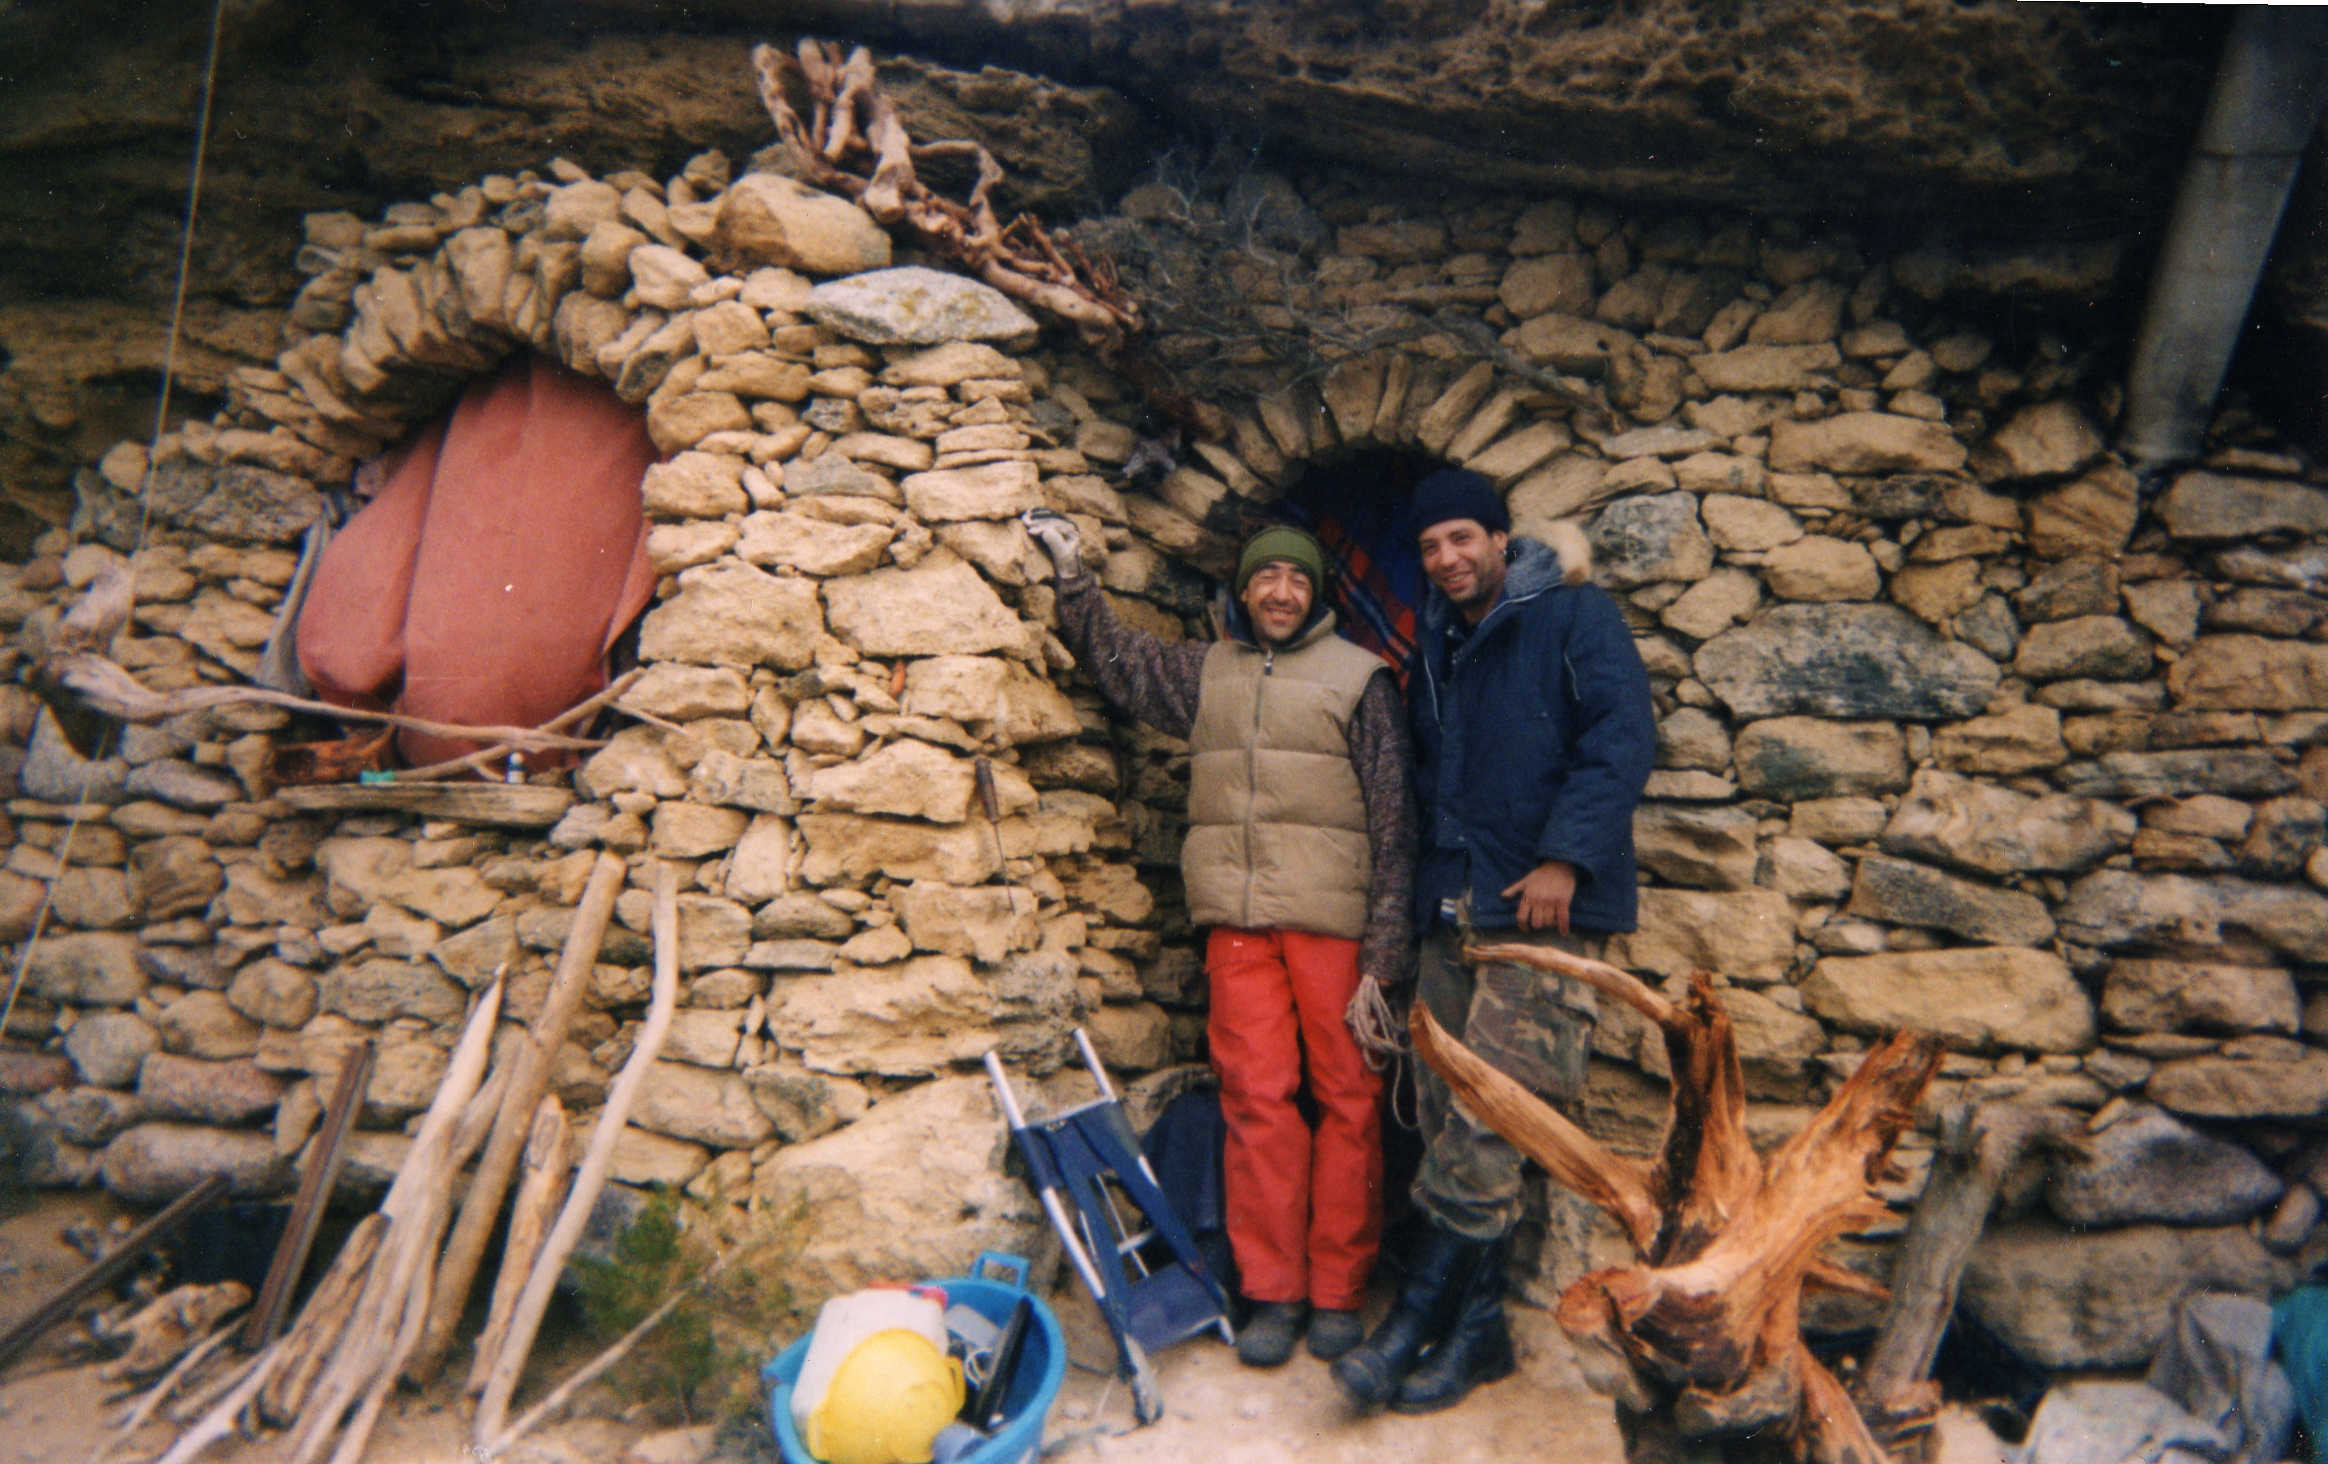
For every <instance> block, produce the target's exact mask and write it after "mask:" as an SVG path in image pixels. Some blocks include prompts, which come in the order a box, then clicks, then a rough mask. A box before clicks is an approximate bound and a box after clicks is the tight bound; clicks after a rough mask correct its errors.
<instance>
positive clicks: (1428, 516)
mask: <svg viewBox="0 0 2328 1464" xmlns="http://www.w3.org/2000/svg"><path fill="white" fill-rule="evenodd" d="M1449 519H1473V520H1476V521H1477V522H1478V523H1479V525H1480V526H1481V527H1482V528H1485V529H1488V530H1490V531H1492V532H1497V533H1505V534H1508V533H1510V532H1511V530H1512V516H1511V512H1510V511H1509V510H1508V509H1506V508H1505V507H1504V501H1503V498H1502V497H1501V495H1499V494H1498V493H1497V492H1496V491H1495V489H1494V488H1492V487H1490V486H1489V485H1488V481H1487V480H1486V479H1485V478H1482V477H1481V476H1479V474H1477V473H1474V472H1471V471H1470V470H1468V469H1465V468H1441V469H1440V470H1439V471H1438V472H1436V473H1433V474H1431V475H1430V476H1429V477H1427V478H1425V479H1423V481H1422V482H1420V483H1417V484H1416V485H1415V532H1416V533H1418V534H1419V533H1421V532H1422V531H1423V530H1425V529H1427V528H1430V527H1431V526H1432V525H1434V524H1443V523H1445V522H1447V521H1448V520H1449Z"/></svg>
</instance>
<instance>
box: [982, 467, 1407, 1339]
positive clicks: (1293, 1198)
mask: <svg viewBox="0 0 2328 1464" xmlns="http://www.w3.org/2000/svg"><path fill="white" fill-rule="evenodd" d="M1028 528H1029V530H1030V531H1031V532H1032V533H1033V534H1034V536H1035V538H1036V539H1037V540H1038V541H1039V542H1040V543H1041V544H1042V545H1043V547H1044V549H1045V550H1046V551H1048V552H1049V554H1050V555H1051V558H1052V561H1053V563H1054V564H1055V565H1056V566H1057V568H1058V571H1059V587H1058V588H1059V623H1060V629H1061V633H1062V634H1063V635H1064V637H1065V638H1066V641H1067V643H1068V645H1069V646H1070V647H1071V648H1072V649H1073V650H1074V651H1075V653H1076V655H1077V656H1078V657H1080V658H1081V661H1082V665H1083V670H1084V672H1085V674H1087V675H1089V676H1090V677H1091V679H1092V680H1093V681H1095V682H1096V683H1098V685H1099V689H1100V690H1101V692H1102V693H1104V694H1105V695H1106V696H1107V698H1108V699H1109V700H1110V701H1111V702H1113V703H1114V704H1115V705H1116V706H1117V707H1118V708H1119V709H1121V710H1122V711H1124V712H1126V713H1128V714H1130V715H1131V716H1134V717H1136V718H1138V719H1139V720H1141V721H1143V722H1146V723H1148V724H1149V725H1150V726H1153V727H1155V728H1157V729H1158V730H1160V731H1163V732H1165V733H1168V734H1170V735H1172V736H1175V737H1185V738H1187V739H1188V744H1189V753H1190V775H1189V793H1188V819H1189V830H1188V839H1187V842H1186V843H1185V844H1184V845H1183V846H1182V849H1181V856H1180V866H1181V874H1182V877H1183V879H1184V880H1185V882H1186V885H1187V890H1188V914H1189V918H1190V919H1191V920H1192V921H1194V922H1195V923H1197V924H1199V925H1203V926H1209V927H1211V934H1210V936H1209V937H1208V939H1207V942H1206V946H1205V974H1206V978H1207V981H1208V984H1209V986H1210V989H1211V1010H1210V1015H1209V1016H1208V1018H1207V1023H1206V1028H1205V1034H1206V1040H1207V1042H1208V1044H1209V1045H1210V1047H1211V1050H1212V1062H1213V1068H1214V1070H1215V1071H1216V1072H1218V1073H1219V1074H1220V1080H1221V1112H1222V1116H1223V1117H1224V1118H1225V1119H1226V1120H1227V1123H1228V1145H1227V1157H1226V1165H1225V1169H1226V1176H1225V1177H1226V1181H1227V1191H1228V1193H1227V1199H1228V1228H1229V1242H1230V1245H1231V1247H1232V1248H1233V1250H1234V1251H1235V1254H1236V1258H1237V1270H1238V1275H1239V1288H1240V1290H1242V1291H1243V1293H1244V1295H1245V1296H1246V1298H1247V1299H1248V1300H1250V1301H1252V1302H1253V1303H1255V1306H1254V1308H1253V1312H1252V1315H1251V1316H1249V1317H1248V1318H1247V1320H1246V1323H1245V1326H1244V1328H1243V1330H1242V1332H1241V1333H1240V1334H1239V1336H1238V1339H1237V1355H1238V1357H1239V1358H1241V1359H1242V1360H1243V1361H1245V1362H1246V1363H1248V1364H1250V1365H1252V1366H1256V1367H1271V1366H1275V1365H1276V1364H1278V1363H1281V1362H1283V1361H1285V1360H1286V1359H1287V1358H1288V1357H1290V1356H1291V1355H1292V1353H1293V1347H1294V1343H1295V1342H1296V1341H1298V1340H1299V1339H1300V1337H1301V1335H1302V1332H1303V1330H1304V1327H1305V1324H1306V1327H1307V1331H1308V1335H1309V1349H1310V1351H1311V1352H1312V1353H1314V1354H1315V1355H1317V1356H1319V1357H1321V1358H1326V1359H1329V1360H1330V1359H1332V1358H1335V1357H1339V1356H1341V1355H1342V1353H1344V1352H1346V1351H1348V1350H1349V1349H1350V1348H1351V1347H1353V1346H1355V1345H1356V1344H1357V1342H1358V1340H1359V1338H1360V1336H1361V1330H1360V1327H1359V1324H1358V1309H1359V1307H1360V1306H1361V1305H1362V1304H1363V1303H1364V1300H1365V1295H1366V1281H1367V1276H1368V1273H1369V1272H1370V1271H1371V1270H1372V1268H1373V1264H1374V1254H1375V1250H1376V1248H1377V1246H1378V1244H1379V1242H1380V1239H1381V1233H1382V1127H1381V1122H1380V1118H1379V1115H1378V1104H1379V1101H1380V1098H1381V1092H1382V1080H1381V1076H1380V1074H1378V1073H1377V1072H1376V1071H1375V1070H1374V1069H1373V1068H1372V1066H1371V1065H1370V1064H1369V1062H1368V1058H1367V1053H1366V1051H1365V1050H1363V1049H1362V1048H1361V1046H1360V1043H1359V1040H1358V1037H1357V1035H1356V1034H1355V1033H1354V1031H1353V1027H1354V1026H1356V1027H1358V1028H1361V1029H1364V1028H1366V1027H1367V1024H1366V1022H1365V1020H1364V1013H1365V1011H1366V1010H1367V1009H1368V1007H1369V1003H1368V1002H1366V1001H1363V1000H1361V999H1360V997H1361V988H1362V986H1364V985H1365V984H1367V983H1369V982H1370V983H1372V984H1373V986H1375V987H1376V988H1380V987H1387V986H1393V985H1399V984H1403V982H1404V980H1405V975H1406V968H1407V962H1408V940H1409V925H1410V921H1411V915H1410V912H1409V910H1408V888H1409V883H1410V880H1411V873H1412V869H1413V862H1414V814H1413V808H1412V804H1411V801H1410V793H1409V789H1408V785H1407V766H1408V762H1407V733H1406V714H1405V711H1404V709H1403V707H1402V706H1401V704H1400V701H1399V696H1398V690H1397V687H1396V685H1395V683H1394V682H1393V681H1392V679H1391V676H1390V674H1389V673H1390V668H1389V667H1388V666H1386V665H1385V664H1384V663H1383V662H1382V660H1381V659H1380V658H1379V657H1377V656H1375V655H1373V654H1371V653H1369V652H1367V651H1363V650H1360V649H1359V648H1358V647H1356V646H1354V645H1352V644H1350V643H1349V642H1348V641H1345V640H1341V639H1339V638H1338V637H1336V636H1335V634H1334V614H1333V612H1332V611H1331V610H1329V609H1327V608H1325V606H1324V605H1322V604H1321V603H1319V601H1320V599H1321V596H1320V594H1319V591H1320V589H1321V588H1322V587H1323V586H1324V584H1325V555H1324V553H1323V552H1322V551H1321V550H1320V549H1319V548H1318V544H1317V541H1316V540H1314V539H1312V538H1310V536H1309V535H1307V534H1304V533H1302V532H1301V531H1300V530H1298V529H1292V528H1282V527H1281V528H1272V529H1265V530H1263V531H1262V532H1261V533H1259V534H1256V535H1255V536H1254V537H1253V539H1252V540H1251V541H1250V542H1249V543H1247V544H1246V545H1245V548H1244V552H1243V554H1242V555H1241V556H1240V557H1239V559H1238V564H1237V576H1236V581H1235V585H1234V592H1233V594H1232V596H1231V597H1230V598H1229V599H1227V600H1226V601H1225V602H1224V604H1223V605H1222V607H1221V614H1220V620H1221V625H1222V635H1221V638H1220V639H1219V640H1217V641H1214V642H1212V643H1211V644H1209V645H1207V644H1203V643H1199V642H1175V641H1166V640H1163V639H1161V638H1159V637H1157V636H1154V635H1150V634H1147V633H1146V632H1143V631H1139V630H1135V629H1133V628H1131V627H1129V626H1126V625H1124V624H1123V623H1122V622H1121V621H1120V620H1118V619H1117V618H1116V615H1115V613H1114V611H1113V610H1112V609H1111V608H1110V607H1109V605H1108V603H1107V599H1106V597H1105V596H1104V595H1102V594H1101V593H1100V590H1099V585H1098V582H1097V581H1096V580H1094V579H1093V578H1092V577H1091V575H1089V574H1088V573H1086V572H1085V571H1084V569H1083V566H1082V563H1081V556H1080V553H1079V547H1080V545H1079V540H1078V537H1077V535H1076V531H1075V528H1074V526H1073V525H1072V524H1070V523H1069V522H1068V521H1067V520H1066V519H1065V518H1062V517H1060V516H1058V515H1056V514H1047V513H1042V512H1037V513H1035V514H1032V515H1029V518H1028ZM1372 994H1373V993H1368V995H1372ZM1374 1005H1375V1006H1376V1007H1377V1008H1378V1006H1379V1004H1378V1003H1375V1004H1374ZM1305 1070H1306V1077H1307V1080H1308V1087H1309V1094H1310V1097H1311V1099H1312V1100H1313V1101H1314V1103H1315V1104H1316V1107H1317V1110H1318V1115H1319V1116H1318V1125H1317V1129H1316V1132H1315V1133H1312V1132H1311V1130H1310V1127H1309V1125H1308V1124H1307V1123H1306V1122H1305V1121H1304V1119H1303V1117H1302V1114H1301V1111H1300V1110H1299V1109H1298V1108H1297V1107H1296V1106H1295V1095H1296V1094H1297V1093H1298V1092H1299V1091H1300V1090H1301V1088H1302V1084H1303V1079H1304V1077H1305Z"/></svg>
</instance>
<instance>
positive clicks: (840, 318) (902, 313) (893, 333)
mask: <svg viewBox="0 0 2328 1464" xmlns="http://www.w3.org/2000/svg"><path fill="white" fill-rule="evenodd" d="M884 263H886V261H884ZM863 267H864V266H860V268H863ZM808 314H809V318H810V319H812V320H814V321H816V322H817V323H818V324H820V325H824V326H828V327H830V328H831V329H833V330H836V331H839V332H840V333H841V334H842V335H844V336H847V337H849V338H850V339H852V340H860V341H866V342H869V343H871V344H874V345H881V346H901V345H907V346H934V345H937V344H939V343H940V342H942V341H1022V340H1028V339H1031V338H1032V337H1033V336H1034V334H1035V331H1036V325H1035V322H1034V320H1033V319H1032V318H1031V317H1030V316H1029V315H1028V314H1027V313H1026V312H1025V311H1024V310H1021V309H1020V308H1019V307H1018V306H1017V305H1016V304H1014V303H1012V301H1011V299H1010V297H1009V296H1007V295H1005V294H1003V293H1002V292H1001V291H1000V290H997V289H995V288H994V287H993V286H992V285H987V284H982V283H980V282H979V281H977V280H974V279H971V278H970V277H969V276H968V275H958V274H948V273H946V272H944V271H943V270H935V269H930V268H927V267H926V266H923V265H918V264H916V265H907V266H905V267H903V268H901V269H875V270H874V271H873V272H872V273H867V274H856V275H852V276H851V277H850V278H848V279H845V280H833V281H831V282H829V283H827V284H822V285H818V286H817V287H816V288H815V289H814V290H811V291H809V295H808Z"/></svg>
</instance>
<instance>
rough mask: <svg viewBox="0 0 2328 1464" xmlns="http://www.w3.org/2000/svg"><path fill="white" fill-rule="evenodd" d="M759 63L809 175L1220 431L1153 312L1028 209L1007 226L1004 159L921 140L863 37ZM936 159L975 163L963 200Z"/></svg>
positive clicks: (1182, 416) (1103, 265) (758, 58)
mask: <svg viewBox="0 0 2328 1464" xmlns="http://www.w3.org/2000/svg"><path fill="white" fill-rule="evenodd" d="M752 71H753V74H754V76H755V78H756V79H757V81H758V83H759V88H760V101H761V104H762V105H763V106H765V107H766V108H767V109H768V118H769V120H770V121H771V122H773V123H774V124H775V126H776V135H777V136H778V137H779V138H780V139H782V140H783V141H784V142H785V143H787V144H788V145H789V146H790V147H791V150H792V153H793V156H794V157H795V158H796V159H797V160H798V166H799V169H800V171H801V173H802V175H803V176H804V178H805V179H806V181H808V182H810V183H813V184H815V185H816V186H817V187H819V188H824V189H827V190H830V191H831V192H834V193H838V194H840V195H842V196H843V197H845V198H849V199H853V200H855V201H856V203H857V204H858V205H859V206H860V207H862V208H863V209H864V210H865V212H867V213H868V214H871V215H872V216H873V218H874V219H875V220H876V221H878V222H879V223H881V224H882V225H884V226H885V227H890V228H903V229H904V230H906V232H907V233H908V234H910V235H911V236H912V237H913V239H914V241H915V242H916V243H917V244H919V245H921V246H922V247H923V248H925V249H927V250H929V251H930V252H931V253H933V254H936V255H938V256H940V257H941V258H944V259H947V260H951V261H952V262H953V263H955V264H957V265H959V266H961V268H962V269H963V270H964V271H965V272H966V273H968V274H971V275H974V276H976V277H977V278H978V279H981V280H983V281H985V282H986V283H987V284H989V285H992V286H993V287H994V288H995V289H997V290H1000V291H1001V292H1002V293H1003V294H1005V295H1008V296H1010V297H1012V298H1013V299H1016V300H1023V301H1025V302H1026V303H1027V304H1030V305H1035V306H1039V307H1040V308H1041V309H1043V310H1044V311H1046V312H1048V313H1050V314H1052V315H1055V316H1057V317H1058V318H1059V319H1061V320H1064V321H1066V322H1067V323H1069V324H1070V325H1072V326H1074V327H1075V329H1076V333H1077V334H1078V335H1079V336H1081V337H1082V340H1083V343H1084V344H1085V345H1086V346H1088V347H1089V348H1091V350H1093V351H1094V352H1095V353H1097V354H1098V355H1099V356H1100V357H1101V358H1102V359H1103V360H1106V361H1108V362H1110V363H1112V364H1114V365H1115V366H1117V368H1118V369H1120V370H1122V371H1123V373H1124V374H1125V376H1126V377H1127V378H1129V379H1130V380H1131V381H1132V383H1133V385H1135V386H1137V387H1138V388H1139V389H1140V391H1141V393H1142V394H1143V395H1144V396H1145V397H1146V398H1147V399H1148V401H1149V402H1150V403H1151V404H1152V405H1153V406H1155V408H1156V409H1157V410H1158V411H1160V412H1162V413H1164V414H1165V415H1166V416H1168V417H1170V418H1172V419H1173V420H1174V421H1176V422H1179V423H1181V424H1182V425H1183V426H1184V427H1186V428H1188V429H1189V430H1190V431H1193V432H1195V433H1197V434H1199V435H1200V436H1203V437H1205V438H1207V439H1215V440H1217V439H1218V438H1219V437H1220V436H1221V435H1222V433H1223V431H1224V430H1225V425H1226V424H1225V423H1224V422H1223V420H1222V418H1221V416H1220V413H1219V412H1218V411H1217V410H1216V409H1214V408H1213V407H1211V406H1210V405H1209V404H1207V403H1204V402H1202V401H1199V400H1197V399H1196V398H1195V397H1194V396H1193V395H1191V394H1190V393H1189V392H1188V391H1187V390H1186V389H1185V388H1184V387H1182V386H1181V385H1180V384H1179V383H1177V382H1175V381H1173V380H1172V379H1171V377H1170V376H1169V374H1168V373H1167V372H1165V370H1164V369H1163V368H1162V367H1161V366H1160V365H1158V364H1157V363H1156V362H1155V361H1154V360H1153V359H1152V358H1150V357H1149V356H1148V355H1147V353H1146V351H1145V349H1144V344H1143V340H1144V336H1145V334H1146V321H1145V320H1144V318H1143V316H1142V313H1141V310H1140V306H1139V304H1138V302H1136V301H1135V300H1134V299H1133V298H1132V296H1131V295H1130V294H1129V293H1128V292H1127V291H1126V290H1125V289H1124V287H1123V283H1122V281H1121V280H1120V279H1119V278H1118V277H1117V274H1116V271H1115V269H1114V267H1113V266H1111V265H1110V264H1108V263H1107V262H1106V261H1105V260H1103V259H1095V258H1092V257H1090V256H1088V255H1086V254H1085V253H1084V252H1083V250H1082V249H1080V248H1078V247H1077V246H1076V245H1075V243H1074V242H1073V241H1072V240H1060V239H1054V238H1053V237H1052V236H1051V234H1050V233H1049V231H1047V230H1046V229H1044V228H1043V226H1042V224H1041V223H1039V222H1037V221H1036V220H1035V219H1034V218H1032V217H1031V216H1028V215H1025V214H1022V215H1020V216H1019V217H1018V218H1016V219H1014V220H1012V221H1011V223H1010V224H1009V225H1008V226H1005V225H1004V224H1003V223H1002V222H1001V220H1000V219H999V218H998V217H997V216H996V214H995V212H994V201H993V199H994V190H995V188H996V186H997V185H999V184H1000V183H1001V182H1002V180H1003V171H1002V165H1001V164H1000V163H997V162H996V161H995V160H994V155H993V154H992V153H990V152H988V151H987V150H986V149H985V148H984V147H982V146H980V145H979V144H978V143H976V142H972V141H969V140H967V139H960V138H956V139H948V140H944V141H938V142H922V143H917V142H915V141H914V140H913V139H912V138H911V136H909V135H908V134H907V132H906V129H905V123H904V121H903V119H901V118H900V117H899V116H898V112H897V104H896V103H895V102H894V101H892V100H891V99H890V98H889V97H887V96H885V95H883V93H882V91H881V89H880V85H879V79H878V77H877V76H876V74H875V71H874V66H873V56H872V53H871V52H869V51H867V50H866V49H865V48H864V47H862V46H859V47H857V48H856V49H854V50H851V51H848V52H846V53H844V52H843V50H842V48H841V47H840V46H838V45H836V44H831V43H827V42H820V41H816V40H811V39H809V38H806V37H803V38H802V39H801V41H800V43H799V45H798V47H797V48H796V49H795V51H794V53H793V54H792V55H790V56H787V55H785V54H784V53H783V52H782V51H779V50H778V49H776V48H775V47H774V46H754V47H753V48H752ZM804 107H805V109H806V115H803V110H802V109H803V108H804ZM940 158H946V159H961V160H967V161H968V162H969V163H970V164H971V165H972V166H973V167H974V168H975V169H976V170H977V175H978V176H977V181H976V182H974V183H973V184H971V187H970V194H969V197H968V199H967V200H966V201H963V202H959V203H958V202H956V201H954V200H953V199H950V198H947V197H945V196H943V195H941V194H939V193H938V192H936V191H935V190H933V189H932V188H931V187H930V186H929V185H928V184H926V183H924V182H923V181H922V179H921V175H920V173H919V172H918V171H917V170H916V168H915V164H916V163H917V162H927V161H931V160H935V159H940Z"/></svg>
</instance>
